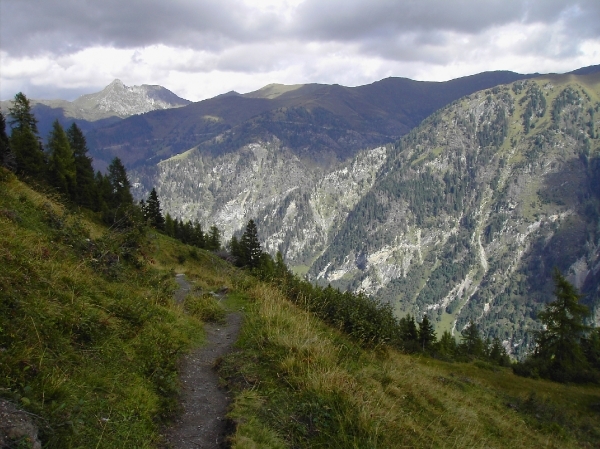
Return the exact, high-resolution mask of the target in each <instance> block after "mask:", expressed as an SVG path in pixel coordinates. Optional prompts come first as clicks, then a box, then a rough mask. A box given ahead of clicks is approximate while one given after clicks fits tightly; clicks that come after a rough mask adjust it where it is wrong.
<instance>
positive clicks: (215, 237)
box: [206, 225, 221, 251]
mask: <svg viewBox="0 0 600 449" xmlns="http://www.w3.org/2000/svg"><path fill="white" fill-rule="evenodd" d="M206 249H207V250H209V251H218V250H220V249H221V231H220V230H219V228H217V226H216V225H212V226H211V227H210V229H209V232H208V235H207V236H206Z"/></svg>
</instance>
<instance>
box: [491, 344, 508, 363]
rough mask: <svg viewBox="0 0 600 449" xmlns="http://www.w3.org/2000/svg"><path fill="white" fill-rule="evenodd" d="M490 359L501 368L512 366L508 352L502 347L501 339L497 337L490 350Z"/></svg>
mask: <svg viewBox="0 0 600 449" xmlns="http://www.w3.org/2000/svg"><path fill="white" fill-rule="evenodd" d="M488 357H489V359H490V360H491V361H492V362H494V363H495V364H497V365H500V366H510V357H509V356H508V354H507V352H506V348H505V347H504V346H502V343H501V342H500V339H499V338H498V337H495V338H494V340H493V341H492V345H491V346H490V348H489V355H488Z"/></svg>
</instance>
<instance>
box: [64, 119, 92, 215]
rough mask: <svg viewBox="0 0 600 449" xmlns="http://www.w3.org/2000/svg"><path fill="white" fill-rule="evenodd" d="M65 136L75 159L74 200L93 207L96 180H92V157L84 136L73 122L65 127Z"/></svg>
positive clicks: (84, 205) (89, 207) (87, 206)
mask: <svg viewBox="0 0 600 449" xmlns="http://www.w3.org/2000/svg"><path fill="white" fill-rule="evenodd" d="M67 138H68V139H69V145H71V150H72V151H73V157H74V159H75V183H76V184H77V189H76V191H75V195H74V198H73V199H74V200H75V202H76V203H77V204H79V205H81V206H83V207H86V208H88V209H92V210H93V209H94V208H95V205H94V203H95V201H96V196H97V192H96V182H95V180H94V169H93V168H92V158H91V157H89V156H88V155H87V153H88V148H87V142H86V139H85V136H84V135H83V132H82V131H81V129H79V127H78V126H77V124H75V123H73V124H72V125H71V126H70V127H69V129H67Z"/></svg>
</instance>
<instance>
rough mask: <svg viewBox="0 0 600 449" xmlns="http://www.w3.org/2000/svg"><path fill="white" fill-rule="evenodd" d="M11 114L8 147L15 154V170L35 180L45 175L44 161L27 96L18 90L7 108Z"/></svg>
mask: <svg viewBox="0 0 600 449" xmlns="http://www.w3.org/2000/svg"><path fill="white" fill-rule="evenodd" d="M8 111H9V115H10V116H11V118H12V119H11V120H10V122H9V123H10V126H11V128H12V131H11V134H10V147H11V149H12V151H13V153H14V155H15V163H16V166H17V172H18V173H21V174H23V175H26V176H30V177H32V178H35V179H37V180H40V179H44V178H45V175H46V161H45V157H44V151H43V149H42V144H41V142H40V140H39V138H38V130H37V120H36V118H35V116H34V115H33V113H32V112H31V105H30V103H29V100H28V99H27V97H26V96H25V95H24V94H23V93H21V92H19V93H18V94H16V95H15V99H14V101H13V105H12V106H11V107H10V108H9V110H8Z"/></svg>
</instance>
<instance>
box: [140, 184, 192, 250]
mask: <svg viewBox="0 0 600 449" xmlns="http://www.w3.org/2000/svg"><path fill="white" fill-rule="evenodd" d="M145 216H146V219H147V220H148V222H149V224H150V226H152V227H153V228H156V229H159V230H161V231H162V230H164V229H165V218H164V217H163V214H162V211H161V210H160V201H159V200H158V194H157V193H156V189H155V188H152V191H151V192H150V196H148V200H147V201H146V205H145ZM190 237H191V236H190ZM190 240H193V239H190Z"/></svg>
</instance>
